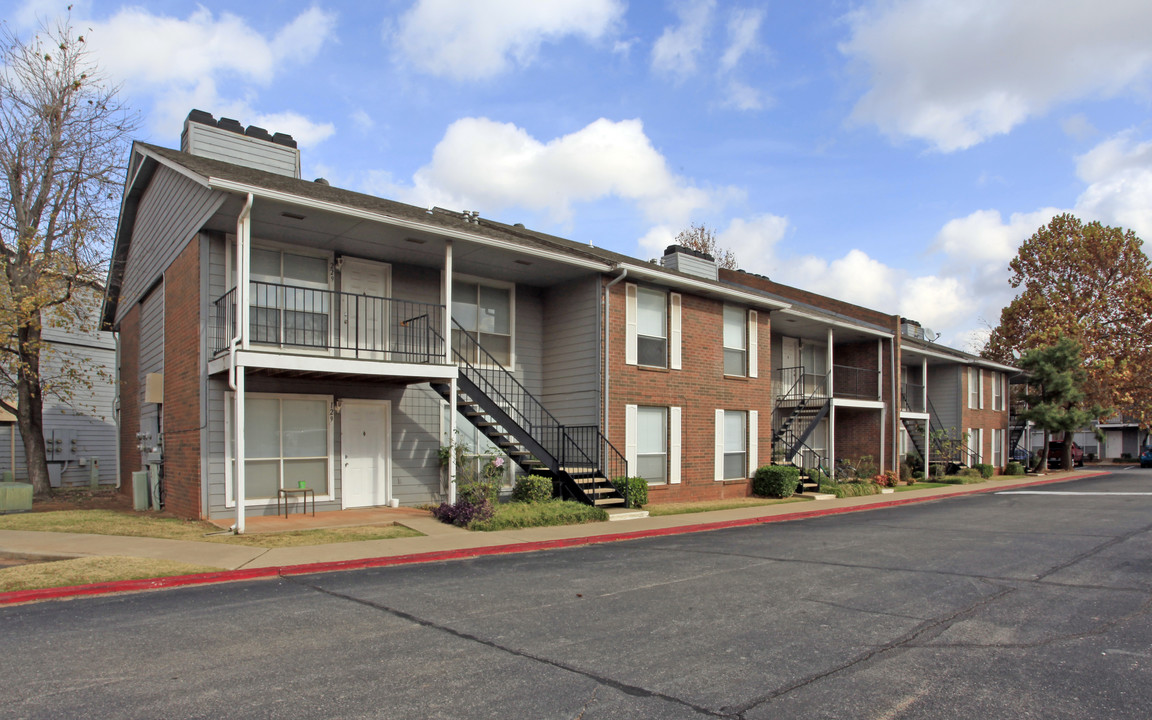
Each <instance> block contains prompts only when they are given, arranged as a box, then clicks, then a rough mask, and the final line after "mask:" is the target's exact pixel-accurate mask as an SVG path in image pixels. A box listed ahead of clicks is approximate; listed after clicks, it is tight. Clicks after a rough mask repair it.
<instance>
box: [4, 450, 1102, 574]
mask: <svg viewBox="0 0 1152 720" xmlns="http://www.w3.org/2000/svg"><path fill="white" fill-rule="evenodd" d="M1109 469H1111V468H1109ZM1117 469H1119V468H1117ZM1096 474H1100V471H1096V470H1094V469H1088V470H1080V471H1069V472H1055V473H1049V474H1047V475H1027V476H1022V477H1007V476H997V478H994V479H992V480H987V481H985V482H982V483H978V484H973V485H952V486H948V487H943V488H934V489H930V490H911V491H907V492H899V493H893V494H884V495H869V496H867V497H858V498H843V499H834V500H818V501H804V502H794V503H785V504H782V505H764V506H758V507H745V508H737V509H733V510H717V511H712V512H702V513H687V514H681V515H665V516H661V517H647V518H639V519H633V520H621V521H619V522H612V523H594V524H590V525H563V526H559V527H544V528H527V529H522V530H503V531H498V532H471V531H468V530H463V529H461V528H457V527H453V526H451V525H445V524H443V523H441V522H439V521H438V520H435V519H434V518H432V517H431V516H428V515H417V514H414V513H409V514H407V515H405V516H404V517H402V518H399V519H397V522H398V523H399V524H401V525H405V526H407V527H409V528H411V529H413V530H416V531H419V532H421V533H424V535H423V536H422V537H411V538H395V539H391V540H367V541H361V542H347V543H332V544H327V545H309V546H301V547H290V548H274V549H265V548H254V547H243V546H236V545H226V544H222V543H214V542H194V541H183V540H161V539H156V538H142V537H125V536H118V535H116V536H113V535H87V534H80V533H57V532H25V531H14V530H0V552H5V553H15V554H23V555H53V556H66V557H90V556H113V555H115V556H125V557H138V558H154V559H166V560H174V561H179V562H185V563H192V564H196V565H206V566H210V567H216V568H220V569H221V570H253V569H261V568H285V567H293V568H297V567H298V566H308V565H314V564H319V565H331V564H333V563H349V562H351V563H355V562H356V561H364V560H369V559H383V558H399V557H404V558H406V561H407V559H411V558H413V557H414V556H415V557H418V556H421V555H429V556H430V557H429V559H442V558H443V557H445V554H447V556H451V555H452V554H453V553H461V554H463V555H479V554H486V549H489V550H490V551H491V552H494V553H505V552H519V551H529V550H532V549H537V548H546V547H558V546H570V545H579V544H586V543H598V542H610V541H617V540H627V539H629V538H639V537H648V536H653V535H667V534H676V533H682V532H698V531H706V530H715V529H721V528H725V527H738V526H741V525H752V524H757V523H763V522H773V521H779V520H793V519H802V518H805V517H814V516H820V515H829V514H838V513H842V512H853V511H859V510H866V509H871V508H878V507H890V506H894V505H904V504H908V503H913V502H925V501H929V500H937V499H942V498H947V497H951V496H957V495H968V494H972V493H980V492H996V491H998V490H1004V489H1008V488H1016V487H1021V486H1025V485H1036V484H1045V483H1052V482H1063V481H1066V480H1074V479H1077V478H1082V477H1088V476H1091V475H1096ZM299 570H303V568H299Z"/></svg>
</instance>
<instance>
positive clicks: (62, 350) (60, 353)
mask: <svg viewBox="0 0 1152 720" xmlns="http://www.w3.org/2000/svg"><path fill="white" fill-rule="evenodd" d="M76 302H77V303H85V307H84V308H80V309H81V310H85V311H86V307H87V304H89V303H90V304H91V307H92V308H93V309H92V313H91V314H92V315H93V317H92V318H91V320H90V321H89V322H85V323H83V324H84V325H86V326H87V327H95V325H96V318H95V308H96V307H98V305H99V300H98V299H96V298H93V297H92V296H91V295H90V294H88V293H83V292H80V293H78V294H77V296H76ZM77 322H79V321H77ZM43 339H44V344H45V346H46V350H45V352H44V353H43V355H42V358H41V363H42V366H41V374H42V376H43V377H44V378H46V379H55V378H57V377H59V376H60V374H61V369H62V367H64V366H65V365H67V366H68V367H70V368H72V369H73V371H75V372H77V373H78V377H79V378H80V380H79V381H78V382H74V383H70V386H71V388H72V390H71V395H70V397H69V401H68V402H64V401H62V400H61V399H60V398H59V397H57V396H55V395H53V394H51V393H48V394H46V395H45V397H44V405H43V411H44V414H43V423H44V441H45V449H46V451H47V453H48V475H49V479H50V481H51V484H52V487H68V486H75V485H88V484H89V483H90V482H91V481H92V477H93V474H95V476H96V480H97V482H98V483H100V484H103V485H112V484H115V482H116V422H115V402H116V397H115V383H114V375H115V372H116V343H115V340H114V338H113V336H112V333H110V332H104V331H96V330H84V329H81V328H80V327H79V326H77V325H75V324H74V325H73V326H71V327H62V326H60V324H59V323H51V322H49V323H45V326H44V330H43ZM3 426H6V427H5V428H4V429H5V430H7V432H3V431H0V471H4V472H11V473H12V475H13V477H14V478H16V479H18V480H24V479H26V478H27V477H28V467H27V463H26V461H25V456H24V440H23V438H22V437H21V434H20V429H19V427H18V426H17V424H16V419H15V417H13V416H12V415H10V414H8V413H3V415H2V416H0V427H3Z"/></svg>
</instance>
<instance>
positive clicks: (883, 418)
mask: <svg viewBox="0 0 1152 720" xmlns="http://www.w3.org/2000/svg"><path fill="white" fill-rule="evenodd" d="M887 424H888V408H886V407H882V408H880V472H881V473H883V472H884V470H886V469H887V468H885V466H884V437H885V435H886V433H885V432H884V430H885V427H884V426H885V425H887ZM897 467H899V465H897Z"/></svg>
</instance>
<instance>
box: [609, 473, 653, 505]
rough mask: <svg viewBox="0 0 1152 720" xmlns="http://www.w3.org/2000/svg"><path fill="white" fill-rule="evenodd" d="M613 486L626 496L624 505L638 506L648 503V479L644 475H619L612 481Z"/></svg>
mask: <svg viewBox="0 0 1152 720" xmlns="http://www.w3.org/2000/svg"><path fill="white" fill-rule="evenodd" d="M612 487H614V488H616V492H618V493H620V494H621V495H623V496H624V499H625V500H626V502H625V503H624V507H630V508H638V507H644V506H645V505H647V504H648V481H647V480H645V479H644V478H642V477H618V478H616V479H615V480H613V481H612Z"/></svg>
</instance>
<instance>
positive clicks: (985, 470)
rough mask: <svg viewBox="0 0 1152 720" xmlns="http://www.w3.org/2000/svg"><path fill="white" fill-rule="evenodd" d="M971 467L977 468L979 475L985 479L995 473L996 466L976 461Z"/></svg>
mask: <svg viewBox="0 0 1152 720" xmlns="http://www.w3.org/2000/svg"><path fill="white" fill-rule="evenodd" d="M972 467H973V468H974V469H976V470H979V471H980V477H982V478H984V479H985V480H987V479H988V478H990V477H992V476H993V475H995V474H996V468H994V467H992V465H991V464H989V463H977V464H976V465H973V466H972Z"/></svg>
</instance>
